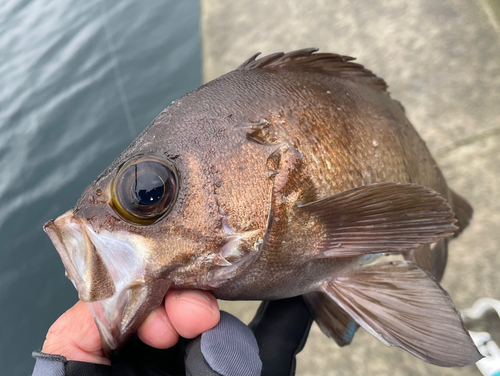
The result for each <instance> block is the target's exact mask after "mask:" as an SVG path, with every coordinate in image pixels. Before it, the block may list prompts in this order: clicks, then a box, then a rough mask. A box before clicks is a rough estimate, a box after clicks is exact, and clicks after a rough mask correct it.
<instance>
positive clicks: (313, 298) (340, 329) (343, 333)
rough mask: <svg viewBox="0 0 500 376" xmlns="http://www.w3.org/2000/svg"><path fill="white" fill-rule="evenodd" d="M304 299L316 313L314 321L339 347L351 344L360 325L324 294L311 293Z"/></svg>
mask: <svg viewBox="0 0 500 376" xmlns="http://www.w3.org/2000/svg"><path fill="white" fill-rule="evenodd" d="M303 297H304V300H305V301H306V303H307V305H308V307H309V309H310V310H311V311H313V313H314V320H315V321H316V323H317V324H318V326H319V328H320V329H321V331H322V332H323V333H324V334H325V335H326V336H327V337H329V338H333V340H334V341H335V342H336V343H337V345H339V346H346V345H348V344H350V343H351V341H352V339H353V337H354V334H355V333H356V330H357V329H358V327H359V325H358V324H357V323H356V321H354V320H353V319H352V318H351V316H349V314H348V313H347V312H346V311H344V310H343V309H342V308H340V306H339V305H338V304H337V303H335V301H333V300H332V299H330V298H329V297H328V295H326V294H325V293H322V292H317V291H315V292H310V293H308V294H306V295H303Z"/></svg>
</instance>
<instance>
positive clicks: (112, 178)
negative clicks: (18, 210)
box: [44, 49, 481, 366]
mask: <svg viewBox="0 0 500 376" xmlns="http://www.w3.org/2000/svg"><path fill="white" fill-rule="evenodd" d="M352 60H353V58H350V57H347V56H341V55H337V54H329V53H316V50H315V49H304V50H298V51H293V52H290V53H287V54H284V53H277V54H273V55H269V56H267V57H263V58H260V59H257V55H254V56H253V57H251V58H250V59H248V60H247V61H246V62H245V63H243V64H242V65H241V66H240V67H239V68H238V69H236V70H235V71H232V72H229V73H228V74H226V75H224V76H222V77H220V78H218V79H216V80H214V81H212V82H209V83H207V84H206V85H203V86H202V87H200V88H198V89H196V90H194V91H193V92H191V93H188V94H187V95H185V96H184V97H182V98H180V99H179V100H177V101H175V102H173V103H172V105H171V106H170V107H168V108H167V109H166V110H164V111H163V112H162V113H161V114H160V115H159V116H158V117H157V118H156V119H155V120H154V121H153V122H152V124H151V125H150V126H148V127H147V128H146V129H145V130H144V132H142V133H141V134H140V135H139V136H138V138H137V139H136V140H135V141H134V142H133V143H132V144H131V145H130V146H129V147H128V148H127V149H126V150H125V151H124V152H123V153H122V154H121V155H120V156H118V158H117V159H116V160H115V161H114V162H113V163H112V164H111V165H110V166H109V167H108V168H107V169H106V170H105V171H104V172H103V173H102V174H101V176H99V177H98V178H97V179H96V180H95V181H94V182H93V183H92V184H91V185H90V186H89V187H88V188H87V189H86V190H85V192H84V193H83V195H82V197H81V198H80V200H79V201H78V202H77V204H76V206H75V207H74V208H72V209H71V210H69V211H68V212H67V213H65V214H63V215H62V216H60V217H58V218H57V219H56V220H54V221H49V222H48V223H47V224H45V226H44V229H45V231H46V232H47V233H48V235H49V236H50V238H51V240H52V241H53V243H54V245H55V247H56V249H57V251H58V252H59V254H60V255H61V258H62V261H63V263H64V265H65V268H66V270H67V271H68V276H69V277H70V278H71V279H72V280H73V282H74V283H75V286H76V288H77V290H78V292H79V296H80V298H81V299H82V300H85V301H87V302H88V304H89V305H90V306H91V308H92V312H93V314H94V319H95V321H96V324H97V326H98V328H99V331H100V333H101V339H102V344H103V348H104V349H105V351H106V352H107V353H113V352H117V351H119V350H120V347H121V346H122V345H123V344H124V343H125V342H126V341H127V340H128V339H129V338H130V336H131V335H133V334H134V332H135V331H136V330H137V328H138V327H139V325H140V324H141V323H142V321H143V320H144V319H145V318H146V317H147V315H148V314H149V313H150V312H151V311H153V310H154V309H155V308H156V307H158V306H159V304H160V303H161V301H162V299H163V296H164V295H165V293H166V292H167V290H168V289H169V288H191V289H192V288H194V289H205V290H210V291H212V293H213V294H214V295H215V296H216V297H218V298H220V299H233V300H243V299H245V300H246V299H258V300H260V299H282V298H287V297H293V296H297V295H303V296H304V298H305V300H306V302H307V304H308V306H309V307H310V309H311V311H312V312H313V315H314V317H315V319H316V321H317V322H318V324H319V326H320V328H321V329H322V331H323V332H324V333H325V334H326V335H328V336H330V337H332V338H333V339H334V340H335V341H336V342H337V343H338V344H339V345H341V346H344V345H347V344H349V343H350V341H351V340H352V337H353V336H354V334H355V332H356V329H357V328H358V327H359V326H362V327H363V328H364V329H366V330H367V331H368V332H370V333H371V334H372V335H374V336H375V337H376V338H378V339H379V340H380V341H381V342H383V343H384V344H386V345H392V346H398V347H401V348H403V349H405V350H406V351H408V352H410V353H412V354H414V355H415V356H418V357H420V358H421V359H423V360H425V361H427V362H430V363H433V364H436V365H441V366H462V365H466V364H470V363H473V362H475V361H477V360H478V359H480V357H481V355H480V354H479V352H478V351H477V348H476V347H475V346H474V343H473V342H472V340H471V338H470V336H469V334H468V332H467V330H466V329H465V327H464V325H463V322H462V319H461V317H460V315H459V314H458V312H457V310H456V308H455V307H454V305H453V302H452V300H451V298H450V297H449V295H448V294H447V293H446V292H445V291H444V290H443V289H442V288H441V286H440V285H439V283H438V280H440V279H441V277H442V273H443V272H444V268H445V265H446V260H447V244H448V240H447V238H448V237H450V236H451V235H453V233H454V231H456V230H457V226H456V225H455V224H458V225H459V226H460V227H461V228H460V231H461V230H463V228H464V227H465V226H466V225H467V224H468V223H469V219H470V217H471V216H472V208H471V207H470V206H469V205H468V203H467V202H466V201H465V200H464V199H463V198H461V197H460V196H458V195H457V194H456V193H454V192H453V191H451V190H450V189H449V188H448V186H447V185H446V182H445V180H444V178H443V176H442V174H441V172H440V171H439V169H438V167H437V166H436V164H435V162H434V160H433V159H432V156H431V155H430V153H429V151H428V150H427V148H426V146H425V143H424V142H423V141H422V139H421V138H420V137H419V136H418V134H417V132H416V131H415V129H414V128H413V127H412V125H411V124H410V122H409V121H408V120H407V118H406V116H405V114H404V109H403V107H402V106H401V104H400V103H399V102H397V101H394V100H392V99H391V98H390V95H389V93H388V92H387V85H386V84H385V82H384V81H383V80H382V79H380V78H378V77H376V76H375V75H374V74H373V73H372V72H370V71H368V70H366V69H365V68H364V67H363V66H362V65H359V64H356V63H353V62H352ZM138 179H140V182H141V187H146V188H147V189H146V188H145V189H142V188H141V190H137V189H136V188H132V187H134V184H135V187H136V186H137V184H136V182H137V181H138ZM148 179H149V180H148ZM149 188H151V192H154V194H153V193H151V192H150V191H148V189H149ZM97 192H99V194H98V193H97ZM158 192H161V197H160V193H158ZM118 193H119V194H118ZM132 193H133V194H132ZM97 196H99V199H98V200H96V199H94V198H95V197H97ZM151 197H153V198H154V199H153V200H151V199H149V200H148V198H151ZM454 212H456V213H457V215H456V216H455V214H454ZM457 221H458V222H457ZM433 243H436V244H435V245H434V246H431V244H433ZM401 254H402V255H403V256H404V258H406V260H397V261H388V260H387V258H386V255H401ZM433 274H434V275H433ZM409 307H411V309H409ZM410 313H411V314H410ZM450 343H452V344H453V346H452V347H449V346H448V344H450Z"/></svg>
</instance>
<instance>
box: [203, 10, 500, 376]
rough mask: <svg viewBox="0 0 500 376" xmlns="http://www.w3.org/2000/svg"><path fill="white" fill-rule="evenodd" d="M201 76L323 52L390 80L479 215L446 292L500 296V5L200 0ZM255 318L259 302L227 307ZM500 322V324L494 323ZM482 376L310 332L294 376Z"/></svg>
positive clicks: (365, 338)
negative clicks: (258, 59) (284, 55)
mask: <svg viewBox="0 0 500 376" xmlns="http://www.w3.org/2000/svg"><path fill="white" fill-rule="evenodd" d="M201 3H202V21H201V22H202V33H203V34H202V35H203V54H204V77H205V79H206V80H207V81H208V80H210V79H213V78H215V77H217V76H219V75H221V74H223V73H226V72H227V71H229V70H232V69H234V68H236V67H237V66H238V65H239V64H241V63H242V62H243V61H244V60H245V59H246V58H247V57H249V56H250V55H252V54H253V53H255V52H257V51H262V52H263V53H264V54H268V53H272V52H276V51H291V50H295V49H299V48H303V47H319V48H320V49H321V50H322V51H328V52H336V53H341V54H346V55H351V56H355V57H357V58H358V62H360V63H362V64H364V65H365V66H366V67H367V68H369V69H371V70H373V71H374V72H375V73H376V74H377V75H379V76H380V77H383V78H384V79H385V80H386V81H387V83H388V84H389V87H390V91H391V93H392V97H393V98H395V99H398V100H400V101H401V102H402V103H403V105H404V106H405V108H406V112H407V115H408V117H409V119H410V120H411V121H412V123H413V124H414V126H415V127H416V128H417V130H418V131H419V133H420V134H421V135H422V137H423V138H424V140H425V141H426V142H427V145H428V146H429V148H430V150H431V152H432V153H433V155H434V156H435V158H436V159H437V162H438V164H439V165H440V166H441V169H442V171H443V173H444V175H445V176H446V177H447V180H448V183H449V185H450V186H451V187H452V188H453V189H455V190H456V191H457V192H459V193H461V194H462V195H463V196H465V197H466V198H467V199H468V200H469V201H470V202H471V204H472V205H473V207H474V209H475V216H474V219H473V222H472V225H471V226H470V228H469V229H468V230H467V231H466V232H465V233H464V234H463V235H462V236H461V237H460V238H459V239H458V240H457V241H454V242H452V244H451V247H450V257H449V264H448V269H447V273H446V274H445V278H444V281H443V286H444V287H445V288H446V289H447V290H448V291H449V292H450V294H451V296H452V297H453V299H454V301H455V303H456V305H457V306H458V308H466V307H468V306H470V305H471V304H472V303H473V302H474V301H475V300H476V299H477V298H479V297H484V296H488V297H492V298H496V299H500V283H498V274H499V267H500V253H499V250H500V26H499V25H500V22H499V19H500V5H499V3H498V0H477V1H471V0H441V1H435V0H398V1H396V0H392V1H384V2H383V5H382V2H377V1H372V0H358V1H349V0H320V1H308V0H301V1H277V0H274V1H255V0H239V1H232V0H202V1H201ZM221 306H222V307H223V308H224V309H227V310H230V311H231V312H235V313H236V314H237V315H238V316H240V317H242V318H243V319H244V320H245V321H249V320H250V318H251V316H252V314H253V312H254V310H255V307H256V306H257V304H256V303H255V302H254V303H242V302H236V303H232V302H231V303H226V302H222V304H221ZM497 323H498V321H497ZM366 374H370V375H401V376H402V375H405V376H408V375H450V376H451V375H454V376H457V375H480V373H479V372H478V370H477V369H476V367H475V366H469V367H465V368H460V369H446V368H439V367H435V366H431V365H428V364H426V363H424V362H423V361H421V360H419V359H417V358H415V357H413V356H411V355H409V354H408V353H406V352H405V351H403V350H400V349H396V348H387V347H385V346H384V345H383V344H381V343H380V342H378V341H377V340H375V339H374V338H373V337H371V336H370V335H369V334H368V333H366V332H364V331H363V330H360V331H359V332H358V333H357V334H356V336H355V339H354V341H353V343H352V344H351V345H350V346H348V347H345V348H339V347H337V346H336V345H335V344H334V342H333V341H331V340H329V339H327V338H326V337H325V336H324V335H323V334H322V333H320V331H319V329H318V328H317V327H313V329H312V332H311V335H310V338H309V340H308V342H307V344H306V347H305V349H304V351H303V352H302V353H301V354H300V355H299V357H298V370H297V375H366Z"/></svg>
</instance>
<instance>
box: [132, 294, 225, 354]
mask: <svg viewBox="0 0 500 376" xmlns="http://www.w3.org/2000/svg"><path fill="white" fill-rule="evenodd" d="M219 319H220V312H219V306H218V304H217V299H216V298H215V297H214V296H213V294H211V293H210V292H208V291H201V290H171V291H169V292H168V293H167V295H166V296H165V301H164V304H162V305H161V306H160V307H158V308H157V309H156V310H155V311H154V312H152V313H151V314H150V315H149V316H148V318H147V319H146V320H145V321H144V323H143V324H142V325H141V327H140V328H139V330H138V332H137V334H138V336H139V338H140V339H141V341H143V342H144V343H146V344H147V345H149V346H152V347H155V348H159V349H166V348H169V347H172V346H173V345H175V344H176V343H177V341H178V339H179V336H181V337H185V338H194V337H197V336H198V335H200V334H201V333H203V332H205V331H207V330H209V329H212V328H213V327H214V326H215V325H217V323H218V322H219Z"/></svg>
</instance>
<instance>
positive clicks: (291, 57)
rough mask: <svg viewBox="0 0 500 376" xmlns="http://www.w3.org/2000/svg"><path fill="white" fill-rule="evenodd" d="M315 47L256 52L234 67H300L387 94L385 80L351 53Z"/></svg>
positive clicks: (244, 68)
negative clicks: (321, 50)
mask: <svg viewBox="0 0 500 376" xmlns="http://www.w3.org/2000/svg"><path fill="white" fill-rule="evenodd" d="M317 51H318V49H317V48H304V49H302V50H297V51H292V52H288V53H284V52H277V53H274V54H271V55H267V56H264V57H261V58H260V59H257V56H259V55H260V52H259V53H256V54H255V55H253V56H252V57H250V58H249V59H248V60H246V61H245V62H244V63H243V64H241V65H240V66H239V67H238V68H237V70H251V69H300V70H302V71H309V72H321V73H325V74H329V75H332V76H337V77H342V78H345V79H348V80H351V81H354V82H359V83H363V84H366V85H369V86H371V87H373V88H375V89H377V90H380V91H382V92H383V93H385V94H389V93H388V92H387V84H386V83H385V81H384V80H383V79H381V78H379V77H377V76H376V75H375V74H373V73H372V72H371V71H369V70H368V69H365V68H364V67H363V66H362V65H361V64H357V63H353V62H351V61H352V60H355V58H354V57H350V56H343V55H338V54H332V53H316V52H317Z"/></svg>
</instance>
